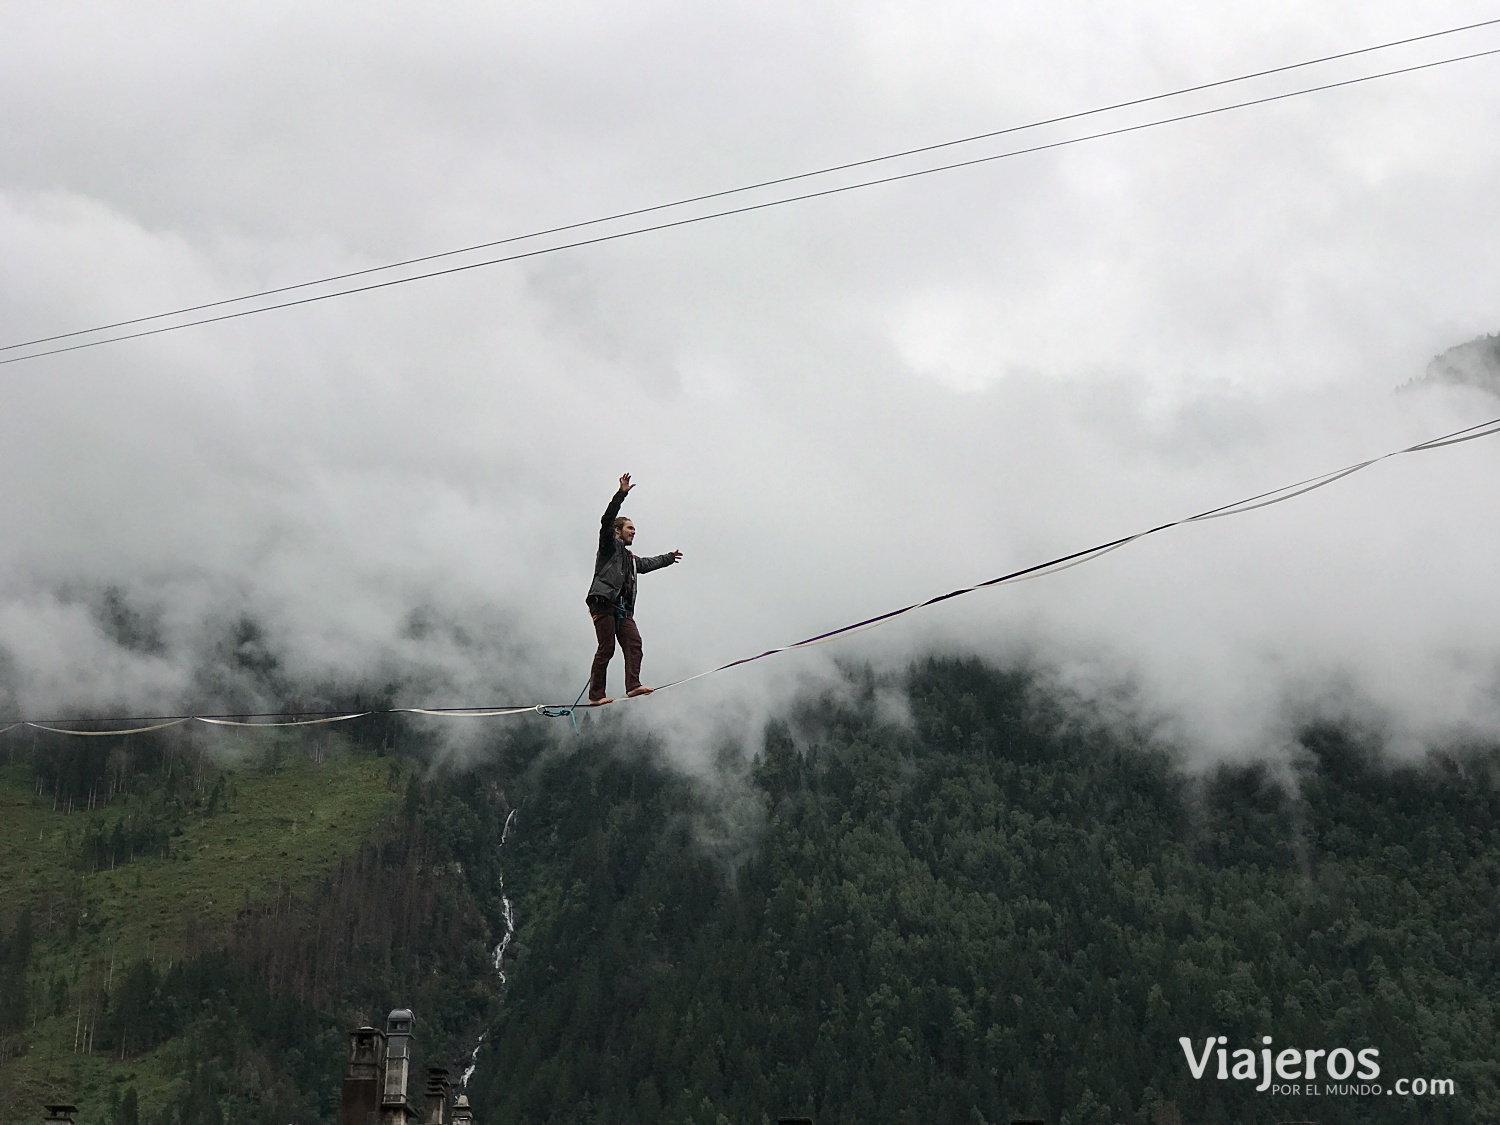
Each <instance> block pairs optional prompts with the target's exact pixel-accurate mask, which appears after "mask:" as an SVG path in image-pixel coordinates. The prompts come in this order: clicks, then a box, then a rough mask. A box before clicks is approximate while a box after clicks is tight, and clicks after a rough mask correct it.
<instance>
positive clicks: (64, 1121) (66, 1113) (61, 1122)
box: [45, 1105, 78, 1125]
mask: <svg viewBox="0 0 1500 1125" xmlns="http://www.w3.org/2000/svg"><path fill="white" fill-rule="evenodd" d="M46 1109H47V1120H46V1122H45V1125H73V1115H74V1114H75V1113H77V1112H78V1107H77V1106H76V1105H49V1106H47V1107H46Z"/></svg>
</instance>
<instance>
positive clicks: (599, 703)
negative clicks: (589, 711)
mask: <svg viewBox="0 0 1500 1125" xmlns="http://www.w3.org/2000/svg"><path fill="white" fill-rule="evenodd" d="M613 702H614V700H613V699H611V698H610V697H609V696H607V695H601V696H600V697H599V698H598V699H590V700H589V706H590V707H603V706H604V705H605V704H606V703H613Z"/></svg>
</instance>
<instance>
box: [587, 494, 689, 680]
mask: <svg viewBox="0 0 1500 1125" xmlns="http://www.w3.org/2000/svg"><path fill="white" fill-rule="evenodd" d="M634 487H635V485H633V484H631V483H630V474H629V473H626V474H625V475H624V476H623V477H621V478H620V490H619V491H618V492H616V493H615V495H614V499H613V500H611V501H610V502H609V507H607V508H605V509H604V518H603V519H601V520H600V521H599V550H598V553H597V554H595V556H594V584H593V585H592V586H590V587H589V596H588V599H587V601H588V607H589V616H590V617H592V618H593V619H594V636H596V637H597V638H598V640H599V650H598V651H597V652H595V653H594V666H593V669H592V670H591V671H590V673H589V702H590V703H613V702H614V700H613V699H610V698H609V697H608V696H607V695H605V694H604V679H605V674H606V673H607V672H608V671H609V662H610V660H611V659H612V658H613V657H614V655H615V638H616V637H618V638H619V640H620V647H621V648H623V649H624V650H625V694H626V695H631V696H635V695H650V694H651V692H652V690H653V689H651V688H648V687H646V686H644V685H643V684H642V683H641V633H640V630H639V629H637V628H636V627H635V576H636V575H637V574H649V573H650V572H651V571H653V570H660V569H661V568H662V567H664V566H671V565H672V564H673V563H674V562H677V561H678V560H679V559H680V558H682V552H681V551H668V552H667V553H666V554H665V555H652V556H650V557H649V558H644V559H640V558H636V557H635V555H633V554H631V551H630V545H631V544H632V543H634V542H635V524H633V523H631V522H630V520H629V519H627V518H626V517H624V516H622V515H620V505H621V504H623V503H625V496H626V494H627V493H628V492H629V491H630V490H631V489H632V488H634Z"/></svg>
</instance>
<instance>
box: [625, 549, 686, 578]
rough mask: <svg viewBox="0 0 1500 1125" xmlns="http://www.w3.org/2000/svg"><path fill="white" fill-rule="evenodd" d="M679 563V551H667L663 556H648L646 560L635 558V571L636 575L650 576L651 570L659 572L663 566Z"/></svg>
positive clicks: (680, 558) (680, 556) (680, 554)
mask: <svg viewBox="0 0 1500 1125" xmlns="http://www.w3.org/2000/svg"><path fill="white" fill-rule="evenodd" d="M681 561H682V552H681V551H668V552H667V553H666V554H665V555H650V556H648V557H646V558H640V557H637V558H636V560H635V571H636V573H637V574H650V573H651V572H652V571H653V570H660V569H661V568H662V567H664V566H671V565H672V564H673V563H674V562H681Z"/></svg>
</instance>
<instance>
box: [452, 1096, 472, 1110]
mask: <svg viewBox="0 0 1500 1125" xmlns="http://www.w3.org/2000/svg"><path fill="white" fill-rule="evenodd" d="M453 1108H454V1109H468V1108H469V1095H468V1094H459V1095H458V1100H457V1101H456V1102H454V1103H453Z"/></svg>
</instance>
